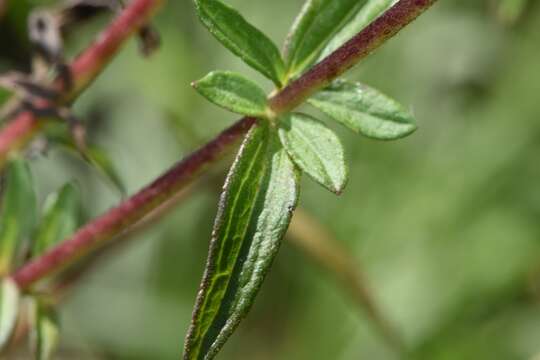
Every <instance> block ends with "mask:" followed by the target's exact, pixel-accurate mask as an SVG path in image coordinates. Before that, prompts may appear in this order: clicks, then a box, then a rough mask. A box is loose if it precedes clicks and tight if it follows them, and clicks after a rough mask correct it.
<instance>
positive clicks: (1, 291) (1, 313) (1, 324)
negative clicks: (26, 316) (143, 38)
mask: <svg viewBox="0 0 540 360" xmlns="http://www.w3.org/2000/svg"><path fill="white" fill-rule="evenodd" d="M19 300H20V293H19V289H18V288H17V285H16V284H15V283H14V282H13V280H11V279H9V278H6V279H3V280H2V283H1V284H0V350H1V349H2V348H3V347H4V346H5V345H6V343H7V342H8V341H9V339H10V338H11V334H12V333H13V330H14V328H15V324H16V323H17V317H18V314H19Z"/></svg>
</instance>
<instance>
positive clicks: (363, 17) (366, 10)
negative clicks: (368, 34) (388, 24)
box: [318, 0, 397, 61]
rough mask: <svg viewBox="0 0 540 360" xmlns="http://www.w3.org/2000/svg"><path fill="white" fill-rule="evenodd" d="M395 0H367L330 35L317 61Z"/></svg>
mask: <svg viewBox="0 0 540 360" xmlns="http://www.w3.org/2000/svg"><path fill="white" fill-rule="evenodd" d="M396 1H397V0H368V2H367V4H365V5H364V6H363V7H362V8H361V9H360V11H358V12H357V13H356V15H355V16H354V18H353V19H352V20H351V21H349V22H348V23H347V24H346V25H345V26H344V27H343V28H342V29H341V30H340V31H339V32H338V33H337V34H335V35H334V36H333V37H332V40H330V42H328V44H327V45H326V47H325V48H324V50H323V51H322V52H321V55H320V56H319V59H318V61H320V60H322V59H324V58H325V57H327V56H328V55H330V54H331V53H333V52H334V51H335V50H337V48H339V47H340V46H341V45H343V44H345V43H346V42H347V41H349V40H350V39H351V38H352V37H353V36H355V35H356V34H358V33H359V32H360V31H362V30H363V29H364V28H365V27H366V26H368V25H369V23H371V22H372V21H373V20H375V19H376V18H378V17H379V16H381V15H382V14H383V13H384V12H385V11H386V10H388V9H389V8H390V7H391V6H392V5H393V4H394V3H395V2H396Z"/></svg>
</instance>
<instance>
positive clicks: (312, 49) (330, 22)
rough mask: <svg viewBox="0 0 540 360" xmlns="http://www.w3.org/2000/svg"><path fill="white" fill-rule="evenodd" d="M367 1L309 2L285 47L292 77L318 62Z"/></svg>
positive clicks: (336, 0) (311, 0) (305, 5)
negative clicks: (336, 36) (320, 56)
mask: <svg viewBox="0 0 540 360" xmlns="http://www.w3.org/2000/svg"><path fill="white" fill-rule="evenodd" d="M365 2H366V0H307V1H306V3H305V4H304V7H303V8H302V10H301V12H300V14H299V15H298V17H297V18H296V20H295V22H294V24H293V26H292V29H291V32H290V34H289V36H288V38H287V42H286V45H285V58H286V62H287V68H288V73H289V77H294V76H296V75H298V74H300V73H302V72H303V71H304V70H306V69H307V68H308V67H309V66H310V65H312V64H313V62H315V60H317V57H318V56H319V54H320V52H321V50H322V49H323V48H324V47H325V45H326V44H327V43H328V41H329V40H330V39H331V38H332V36H333V35H334V34H335V33H336V32H337V31H339V30H340V29H341V28H342V27H343V25H345V24H346V23H347V21H348V20H350V19H351V17H352V16H353V15H354V14H356V12H357V11H358V10H359V9H360V8H361V7H362V6H363V5H364V4H365Z"/></svg>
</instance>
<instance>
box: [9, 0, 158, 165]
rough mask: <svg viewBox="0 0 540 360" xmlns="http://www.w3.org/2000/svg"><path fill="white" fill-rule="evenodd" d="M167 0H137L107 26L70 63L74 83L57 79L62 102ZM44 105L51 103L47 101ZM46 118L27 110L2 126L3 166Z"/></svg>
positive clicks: (85, 83) (88, 80) (74, 94)
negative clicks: (61, 93)
mask: <svg viewBox="0 0 540 360" xmlns="http://www.w3.org/2000/svg"><path fill="white" fill-rule="evenodd" d="M163 2H164V0H134V1H133V2H131V3H130V4H129V5H128V6H127V7H126V8H125V9H124V10H123V11H122V13H121V14H120V15H119V16H118V17H117V18H116V19H115V20H114V21H113V22H112V23H111V24H110V25H109V26H108V27H107V29H106V30H105V31H104V32H103V33H102V34H101V35H100V36H99V37H98V39H97V40H96V41H95V42H94V43H93V44H92V45H91V46H89V47H88V49H86V50H85V51H84V52H83V53H82V54H80V55H79V56H78V57H77V58H76V59H75V60H74V61H73V63H72V64H70V66H69V70H70V74H71V76H72V78H73V86H72V87H71V88H70V89H66V88H65V86H64V85H65V84H63V82H62V81H61V80H60V78H58V79H56V81H54V83H53V84H52V86H53V88H54V89H55V90H58V91H61V92H64V94H63V96H62V97H61V99H60V101H59V104H56V105H60V104H66V103H69V102H71V101H73V100H74V99H75V98H76V97H77V96H78V95H79V94H80V93H81V92H82V91H83V90H84V89H85V88H86V87H87V86H88V85H90V84H91V83H92V81H93V80H94V79H95V78H96V77H97V76H98V75H99V74H100V73H101V71H102V70H103V68H104V67H105V66H106V65H107V64H108V63H109V62H110V61H111V60H112V59H113V58H114V56H115V55H116V54H117V53H118V51H119V49H120V48H121V47H122V45H123V44H124V43H125V42H126V40H127V39H128V38H129V37H130V36H131V35H132V34H134V33H135V32H136V31H137V30H138V29H139V28H140V27H141V26H142V25H144V24H145V23H146V22H147V21H148V20H149V19H150V18H151V17H152V15H153V14H154V13H155V11H156V10H157V9H158V8H159V6H160V5H161V4H162V3H163ZM42 105H44V106H50V105H51V104H47V103H43V104H42ZM41 124H42V122H41V121H39V119H38V118H36V117H35V116H34V115H33V114H32V113H30V112H23V113H21V114H19V115H18V116H16V117H15V118H14V119H13V120H12V121H10V122H9V123H8V124H7V125H6V126H4V127H3V128H2V129H1V130H0V167H2V165H3V163H4V162H5V160H6V159H7V157H8V155H9V153H10V152H11V151H14V150H17V149H20V148H21V147H23V146H24V145H25V144H26V143H27V142H28V141H29V140H30V139H31V138H32V137H33V135H34V134H35V133H36V132H37V131H38V130H39V128H40V126H41Z"/></svg>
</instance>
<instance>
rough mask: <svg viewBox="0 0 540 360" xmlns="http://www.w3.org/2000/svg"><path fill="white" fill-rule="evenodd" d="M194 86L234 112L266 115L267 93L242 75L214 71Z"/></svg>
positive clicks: (204, 94) (257, 115) (207, 96)
mask: <svg viewBox="0 0 540 360" xmlns="http://www.w3.org/2000/svg"><path fill="white" fill-rule="evenodd" d="M193 87H194V88H195V89H196V90H197V91H198V92H199V93H200V94H201V95H203V96H204V97H206V98H207V99H208V100H210V101H211V102H213V103H214V104H216V105H218V106H221V107H223V108H225V109H227V110H230V111H232V112H235V113H239V114H243V115H248V116H255V117H262V116H265V115H266V111H267V106H266V104H267V101H266V94H265V93H264V91H263V90H262V89H261V88H260V87H259V86H257V84H255V83H254V82H252V81H250V80H248V79H246V78H245V77H243V76H241V75H238V74H235V73H232V72H228V71H214V72H211V73H210V74H208V75H207V76H205V77H204V78H202V79H201V80H199V81H197V82H195V83H193Z"/></svg>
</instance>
